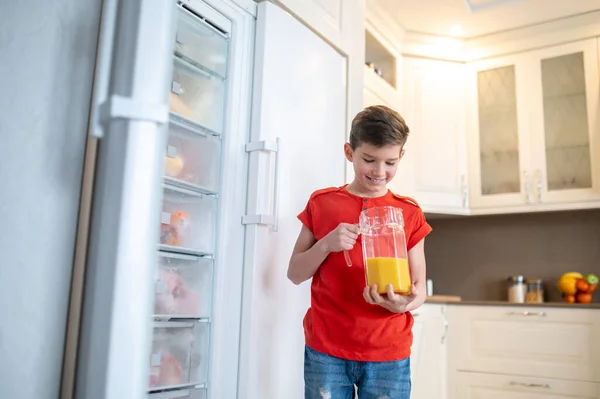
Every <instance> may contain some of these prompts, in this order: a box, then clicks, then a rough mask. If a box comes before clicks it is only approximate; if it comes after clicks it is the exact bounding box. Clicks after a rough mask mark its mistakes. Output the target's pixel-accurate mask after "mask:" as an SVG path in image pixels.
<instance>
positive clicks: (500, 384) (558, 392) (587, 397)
mask: <svg viewBox="0 0 600 399" xmlns="http://www.w3.org/2000/svg"><path fill="white" fill-rule="evenodd" d="M456 386H457V391H458V392H459V394H458V395H457V396H455V397H456V398H460V399H498V398H502V399H546V398H550V397H551V398H553V399H598V398H600V384H596V383H590V382H579V381H564V380H553V379H548V378H530V377H518V378H515V377H514V376H509V375H492V374H483V373H468V372H459V373H457V374H456Z"/></svg>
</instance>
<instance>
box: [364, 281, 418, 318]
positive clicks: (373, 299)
mask: <svg viewBox="0 0 600 399" xmlns="http://www.w3.org/2000/svg"><path fill="white" fill-rule="evenodd" d="M363 297H364V298H365V300H366V301H367V302H369V303H370V304H372V305H379V306H381V307H383V308H385V309H387V310H389V311H390V312H393V313H404V312H410V311H412V310H415V309H417V308H418V307H419V306H421V305H422V304H423V302H424V300H423V299H422V298H421V295H419V292H418V291H417V287H415V285H414V284H413V285H412V287H411V293H410V295H399V294H396V293H395V292H394V289H393V288H392V285H391V284H388V286H387V297H385V296H381V295H380V294H379V293H378V292H377V285H376V284H374V285H373V286H372V287H370V288H369V287H365V289H364V291H363Z"/></svg>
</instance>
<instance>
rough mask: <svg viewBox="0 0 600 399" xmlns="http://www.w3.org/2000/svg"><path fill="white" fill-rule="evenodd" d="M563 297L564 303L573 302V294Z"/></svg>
mask: <svg viewBox="0 0 600 399" xmlns="http://www.w3.org/2000/svg"><path fill="white" fill-rule="evenodd" d="M563 299H564V300H565V302H566V303H575V295H565V296H564V297H563Z"/></svg>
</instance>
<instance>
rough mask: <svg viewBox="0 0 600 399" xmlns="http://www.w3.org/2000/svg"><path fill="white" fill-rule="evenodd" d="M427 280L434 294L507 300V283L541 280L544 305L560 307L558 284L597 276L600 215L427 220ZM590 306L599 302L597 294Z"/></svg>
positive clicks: (599, 293)
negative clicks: (564, 277)
mask: <svg viewBox="0 0 600 399" xmlns="http://www.w3.org/2000/svg"><path fill="white" fill-rule="evenodd" d="M429 223H430V224H431V226H432V227H433V232H432V233H431V235H430V236H429V237H428V238H427V240H426V242H425V253H426V256H427V277H428V278H431V279H433V286H434V293H436V294H449V295H460V296H461V297H462V298H463V299H472V300H506V299H507V278H508V276H511V275H517V274H522V275H524V276H525V277H537V278H541V279H543V280H544V289H545V292H546V301H561V300H562V299H561V296H560V293H559V292H558V291H557V290H556V280H557V278H558V277H559V276H560V275H561V274H563V273H565V272H569V271H579V272H581V273H584V274H585V273H590V272H592V273H596V274H598V275H600V210H589V211H572V212H552V213H537V214H527V215H522V214H519V215H495V216H478V217H467V218H452V219H433V218H430V219H429ZM593 302H600V290H598V291H596V293H594V299H593Z"/></svg>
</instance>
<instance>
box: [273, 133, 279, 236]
mask: <svg viewBox="0 0 600 399" xmlns="http://www.w3.org/2000/svg"><path fill="white" fill-rule="evenodd" d="M275 145H276V146H277V151H276V152H275V173H274V174H273V175H274V177H273V178H274V179H275V181H274V182H273V227H272V229H273V231H274V232H277V230H278V228H279V153H280V152H281V151H280V150H281V138H280V137H277V139H275Z"/></svg>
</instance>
